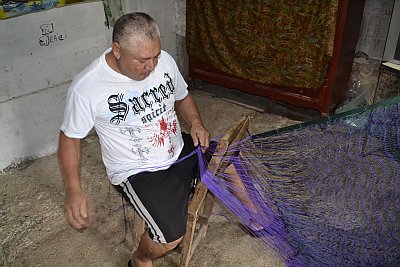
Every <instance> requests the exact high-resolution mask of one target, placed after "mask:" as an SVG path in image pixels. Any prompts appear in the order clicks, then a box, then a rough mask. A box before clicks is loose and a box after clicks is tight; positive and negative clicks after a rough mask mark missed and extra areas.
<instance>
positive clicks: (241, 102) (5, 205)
mask: <svg viewBox="0 0 400 267" xmlns="http://www.w3.org/2000/svg"><path fill="white" fill-rule="evenodd" d="M191 92H192V94H193V95H194V98H195V100H196V102H197V104H198V107H199V109H200V112H201V114H202V118H203V121H204V123H205V125H206V127H207V128H208V129H209V130H210V131H211V133H212V136H214V137H217V136H222V135H223V134H224V133H225V132H226V131H227V130H228V129H229V128H230V127H231V126H233V124H234V123H235V122H236V121H238V120H239V119H240V118H241V117H242V116H244V115H250V117H251V119H252V120H251V124H250V132H251V133H253V134H256V133H261V132H265V131H269V130H272V129H277V128H281V127H284V126H288V125H293V124H296V123H299V122H302V121H305V120H309V119H312V118H318V117H319V114H318V113H317V112H315V111H311V110H301V109H296V108H293V107H291V108H288V107H285V106H282V105H277V104H274V103H272V102H271V101H269V100H267V99H266V98H262V97H254V96H250V95H246V94H243V93H239V92H237V91H232V90H228V89H226V88H223V87H218V86H211V85H206V86H203V87H202V88H201V90H194V91H191ZM182 126H183V128H184V129H187V126H186V125H182ZM82 144H83V147H82V170H81V173H82V179H83V181H84V186H85V188H86V190H87V194H88V196H89V197H90V198H91V200H92V206H93V210H94V215H93V224H92V226H91V227H90V228H89V229H87V230H86V231H84V232H77V231H75V230H73V229H71V228H70V227H69V225H68V224H67V222H66V220H65V218H64V215H63V199H64V193H63V187H62V181H61V176H60V172H59V170H58V164H57V159H56V157H55V155H50V156H48V157H45V158H41V159H38V160H35V161H34V162H31V163H29V164H25V165H23V166H19V167H18V168H16V169H12V170H9V171H8V172H7V173H6V174H5V175H4V176H2V177H0V241H1V250H0V266H126V263H127V261H128V259H129V257H130V254H131V251H132V249H134V246H133V241H132V238H131V235H132V231H134V229H132V226H131V224H130V221H131V220H130V219H131V218H132V214H133V213H132V210H131V208H130V207H128V208H124V206H123V202H122V199H121V197H120V196H119V195H118V193H117V192H116V191H114V189H113V187H111V186H110V185H109V183H108V180H107V178H106V176H105V170H104V167H103V164H102V161H101V156H100V148H99V143H98V139H97V137H96V136H95V135H91V136H89V137H87V138H85V139H84V140H83V142H82ZM179 256H180V255H179V254H178V253H177V252H171V253H169V254H168V255H166V256H164V257H162V258H160V259H158V260H156V262H155V266H178V262H179ZM190 266H193V267H197V266H229V267H234V266H257V267H261V266H263V267H267V266H284V264H283V263H282V261H281V260H280V259H279V257H278V256H277V255H274V254H273V252H272V251H271V250H270V249H268V248H266V247H265V245H264V244H262V243H261V242H260V241H259V240H257V239H256V238H252V237H250V236H248V235H247V234H246V233H245V232H243V231H242V230H241V229H240V228H239V227H238V226H237V225H236V224H235V223H234V222H233V221H232V218H231V217H230V216H229V214H228V212H227V211H226V210H225V209H224V208H223V207H221V205H219V204H218V203H217V204H216V205H215V208H214V210H213V215H212V217H211V222H210V226H209V230H208V232H207V235H206V237H205V238H203V239H202V241H201V243H200V245H199V247H198V249H197V250H196V251H195V253H194V256H193V258H192V260H191V263H190Z"/></svg>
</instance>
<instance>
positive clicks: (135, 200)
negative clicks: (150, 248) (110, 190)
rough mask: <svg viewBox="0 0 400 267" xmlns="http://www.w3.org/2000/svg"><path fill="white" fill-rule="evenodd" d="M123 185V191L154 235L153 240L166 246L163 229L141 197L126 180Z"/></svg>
mask: <svg viewBox="0 0 400 267" xmlns="http://www.w3.org/2000/svg"><path fill="white" fill-rule="evenodd" d="M122 184H123V185H124V186H123V190H124V192H125V194H126V195H127V196H128V198H129V200H130V202H131V203H132V205H133V206H134V207H135V210H136V211H137V212H138V213H139V215H140V217H142V218H143V219H144V221H145V222H146V224H147V226H148V227H149V229H150V232H151V233H152V235H153V240H154V241H158V242H160V243H164V244H165V243H167V241H166V240H165V237H164V234H163V233H162V232H161V229H160V228H159V227H158V225H157V223H156V222H155V221H154V219H153V217H151V215H150V213H149V212H148V211H147V209H146V208H145V206H144V205H143V204H142V202H141V201H140V199H139V197H138V196H137V195H136V193H135V190H134V189H133V187H132V185H131V183H130V182H129V181H127V180H126V181H124V182H122Z"/></svg>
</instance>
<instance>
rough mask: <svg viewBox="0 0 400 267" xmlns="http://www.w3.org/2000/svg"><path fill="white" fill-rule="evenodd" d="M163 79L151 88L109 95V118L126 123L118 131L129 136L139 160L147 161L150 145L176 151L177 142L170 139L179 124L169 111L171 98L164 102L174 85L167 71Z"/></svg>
mask: <svg viewBox="0 0 400 267" xmlns="http://www.w3.org/2000/svg"><path fill="white" fill-rule="evenodd" d="M163 79H164V82H161V83H160V84H159V85H158V86H154V87H152V88H132V89H128V90H127V91H125V92H124V94H122V93H120V94H113V95H110V96H109V97H108V109H109V112H111V113H109V114H110V115H109V116H110V120H109V122H110V124H114V125H120V126H125V125H126V127H123V128H120V130H119V132H120V133H121V134H123V135H125V136H127V138H129V139H125V140H126V141H129V143H130V147H131V149H130V150H131V151H132V153H133V154H134V155H135V158H136V159H137V160H138V161H140V162H141V163H146V162H147V161H148V158H147V155H149V154H151V151H150V150H151V147H153V148H156V147H165V151H166V152H167V153H168V154H171V155H173V154H174V152H175V146H176V144H174V142H173V141H172V140H171V139H172V136H173V135H174V136H176V135H177V131H178V128H179V126H178V122H177V119H176V115H175V114H174V113H171V107H170V106H171V105H173V102H171V101H169V102H170V103H168V102H167V100H169V99H170V98H171V97H174V93H175V87H174V84H173V82H172V79H171V77H170V75H169V74H168V73H164V76H163ZM172 108H173V107H172ZM167 150H168V151H167Z"/></svg>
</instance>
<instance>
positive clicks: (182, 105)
mask: <svg viewBox="0 0 400 267" xmlns="http://www.w3.org/2000/svg"><path fill="white" fill-rule="evenodd" d="M175 108H176V110H177V112H178V113H179V115H181V117H182V119H183V120H184V121H185V122H186V123H188V124H189V125H190V127H191V130H190V135H191V136H192V138H193V143H194V145H195V146H198V145H199V144H200V145H201V147H202V150H203V151H205V150H206V149H207V148H208V146H209V144H210V133H209V132H208V131H207V129H206V128H205V127H204V125H203V122H202V120H201V117H200V114H199V110H198V109H197V106H196V103H195V102H194V100H193V98H192V96H191V95H190V94H188V95H187V96H186V97H185V98H184V99H182V100H178V101H176V102H175Z"/></svg>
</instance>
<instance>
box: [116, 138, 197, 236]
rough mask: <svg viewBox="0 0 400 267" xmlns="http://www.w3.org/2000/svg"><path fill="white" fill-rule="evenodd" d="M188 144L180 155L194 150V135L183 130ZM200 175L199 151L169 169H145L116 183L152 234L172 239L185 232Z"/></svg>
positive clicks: (184, 139)
mask: <svg viewBox="0 0 400 267" xmlns="http://www.w3.org/2000/svg"><path fill="white" fill-rule="evenodd" d="M182 137H183V141H184V147H183V149H182V152H181V154H180V155H179V158H181V157H184V156H185V155H187V154H189V153H190V152H192V151H193V150H194V149H195V147H194V145H193V140H192V137H191V136H190V135H189V134H186V133H182ZM196 176H198V159H197V154H195V155H193V156H192V157H189V158H187V159H186V160H184V161H182V162H180V163H178V164H174V165H172V166H171V167H169V168H168V169H166V170H161V171H156V172H142V173H139V174H136V175H132V176H130V177H129V178H128V179H127V180H125V181H124V182H122V183H121V184H120V185H117V186H115V187H116V188H117V190H118V191H119V192H120V193H121V194H122V195H123V196H124V197H125V199H126V200H127V201H128V202H129V203H131V204H132V205H133V207H134V208H135V210H136V211H137V212H138V213H139V215H140V216H141V217H142V218H143V219H144V221H145V222H146V224H147V226H148V228H149V235H150V237H151V238H152V239H153V240H154V241H157V242H160V243H170V242H172V241H175V240H177V239H178V238H180V237H181V236H183V235H184V234H185V231H186V221H187V217H188V214H187V210H188V201H189V194H190V190H191V188H192V185H193V179H194V178H197V177H196Z"/></svg>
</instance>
